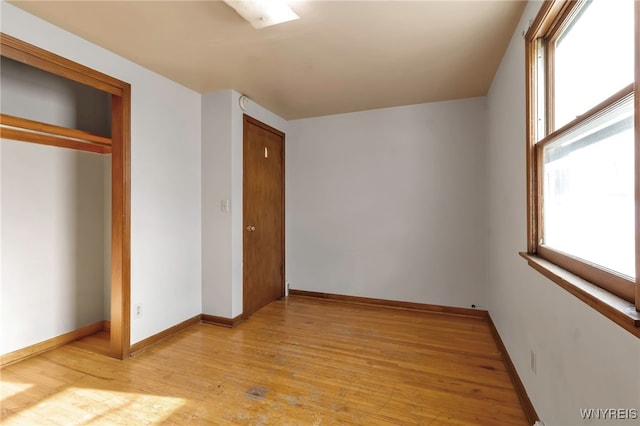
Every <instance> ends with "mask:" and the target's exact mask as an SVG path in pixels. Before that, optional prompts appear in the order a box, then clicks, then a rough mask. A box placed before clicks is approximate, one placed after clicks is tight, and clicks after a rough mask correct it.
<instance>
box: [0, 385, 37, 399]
mask: <svg viewBox="0 0 640 426" xmlns="http://www.w3.org/2000/svg"><path fill="white" fill-rule="evenodd" d="M31 387H33V385H32V384H29V383H15V382H8V381H4V380H3V381H2V382H0V405H2V401H4V400H5V399H7V398H11V397H12V396H14V395H17V394H19V393H20V392H24V391H26V390H27V389H29V388H31Z"/></svg>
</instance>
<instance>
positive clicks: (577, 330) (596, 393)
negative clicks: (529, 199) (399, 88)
mask: <svg viewBox="0 0 640 426" xmlns="http://www.w3.org/2000/svg"><path fill="white" fill-rule="evenodd" d="M539 6H540V4H539V3H531V4H529V5H528V6H527V8H526V10H525V12H524V15H523V17H522V20H521V22H520V25H519V26H518V28H517V30H516V33H515V34H514V36H513V39H512V41H511V44H510V46H509V49H508V51H507V53H506V55H505V57H504V58H503V60H502V64H501V66H500V68H499V70H498V72H497V74H496V76H495V78H494V81H493V84H492V86H491V89H490V92H489V95H488V106H489V149H488V152H487V158H488V163H489V212H490V215H489V217H490V220H489V235H490V236H489V252H490V256H489V311H490V313H491V316H492V318H493V320H494V322H495V323H496V326H497V328H498V331H499V332H500V335H501V337H502V339H503V340H504V342H505V345H506V346H507V349H508V351H509V354H510V356H511V358H512V359H513V361H514V363H515V365H516V368H517V370H518V373H519V375H520V378H521V379H522V381H523V382H524V385H525V387H526V388H527V391H528V393H529V396H530V397H531V399H532V402H533V404H534V406H535V408H536V410H537V412H538V414H539V416H540V417H541V419H542V420H543V421H544V423H545V425H547V426H552V425H578V424H604V423H605V422H602V423H597V422H592V423H589V422H587V421H582V420H581V418H580V415H579V411H578V410H579V409H580V408H636V409H640V339H638V338H637V337H634V336H633V335H632V334H630V333H628V332H627V331H625V330H623V329H622V328H621V327H619V326H618V325H616V324H614V323H613V322H611V321H610V320H608V319H606V318H605V317H604V316H602V315H601V314H599V313H597V312H596V311H594V310H593V309H591V308H590V307H588V306H587V305H585V304H584V303H582V302H580V301H579V300H577V299H576V298H575V297H573V296H571V295H570V294H569V293H567V292H566V291H564V290H562V289H561V288H560V287H558V286H557V285H556V284H554V283H553V282H551V281H549V280H547V279H546V278H544V277H542V276H541V275H540V274H538V273H537V272H536V271H534V270H533V269H531V268H530V267H528V266H527V264H526V262H525V261H524V259H522V258H520V257H519V256H518V251H524V250H526V186H525V185H526V181H525V92H524V90H525V78H524V72H525V70H524V39H523V37H522V32H523V31H524V30H526V29H527V27H528V25H529V24H528V23H529V22H530V20H531V19H533V18H534V17H535V15H536V13H537V10H538V8H539ZM532 350H533V351H534V352H535V354H536V357H537V375H536V374H534V373H533V372H532V371H531V369H530V351H532ZM611 423H615V424H620V425H622V424H637V420H635V421H623V420H616V421H613V422H611ZM607 424H608V423H607Z"/></svg>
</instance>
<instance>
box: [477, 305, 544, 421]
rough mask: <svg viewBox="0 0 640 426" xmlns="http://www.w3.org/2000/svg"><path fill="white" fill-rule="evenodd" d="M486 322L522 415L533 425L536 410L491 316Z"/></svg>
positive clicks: (488, 316)
mask: <svg viewBox="0 0 640 426" xmlns="http://www.w3.org/2000/svg"><path fill="white" fill-rule="evenodd" d="M487 320H488V321H489V328H490V329H491V334H492V335H493V340H494V341H495V342H496V345H497V346H498V351H500V358H502V361H503V362H504V365H505V367H506V368H507V372H508V373H509V378H511V383H512V384H513V387H514V388H515V390H516V394H517V395H518V398H519V399H520V404H521V405H522V409H523V410H524V414H525V415H526V416H527V421H528V423H529V424H530V425H533V424H535V423H536V422H537V421H538V420H540V418H539V417H538V413H536V409H535V408H534V406H533V404H532V403H531V400H530V399H529V395H527V390H526V389H525V387H524V384H523V383H522V380H520V376H518V371H517V370H516V367H515V365H513V361H511V357H510V356H509V352H507V348H506V346H505V345H504V342H503V341H502V338H501V337H500V334H499V333H498V329H497V328H496V325H495V324H494V323H493V320H492V319H491V315H487Z"/></svg>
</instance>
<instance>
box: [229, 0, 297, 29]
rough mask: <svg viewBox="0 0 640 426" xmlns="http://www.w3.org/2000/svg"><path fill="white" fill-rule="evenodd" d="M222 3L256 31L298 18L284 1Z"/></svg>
mask: <svg viewBox="0 0 640 426" xmlns="http://www.w3.org/2000/svg"><path fill="white" fill-rule="evenodd" d="M224 2H225V3H226V4H227V5H229V6H231V7H232V8H233V9H234V10H235V11H236V12H238V15H240V16H242V17H243V18H244V19H246V20H247V21H249V23H250V24H251V25H252V26H253V28H255V29H257V30H259V29H261V28H264V27H269V26H271V25H276V24H281V23H283V22H289V21H293V20H294V19H299V18H300V17H299V16H298V15H296V13H295V12H294V11H293V10H291V8H290V7H289V5H288V4H287V2H286V1H285V0H224Z"/></svg>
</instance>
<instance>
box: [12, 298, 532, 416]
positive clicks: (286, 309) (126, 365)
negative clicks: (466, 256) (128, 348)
mask: <svg viewBox="0 0 640 426" xmlns="http://www.w3.org/2000/svg"><path fill="white" fill-rule="evenodd" d="M98 338H99V336H98ZM87 345H89V346H90V345H91V343H90V342H87V340H85V341H78V342H75V343H72V344H69V345H66V346H63V347H60V348H58V349H55V350H53V351H50V352H47V353H44V354H42V355H39V356H37V357H34V358H31V359H28V360H25V361H22V362H20V363H17V364H14V365H11V366H9V367H6V368H4V369H2V371H1V374H2V377H1V397H2V400H1V405H2V415H1V418H0V420H1V423H2V424H6V425H13V424H25V425H42V424H64V425H74V424H109V425H111V424H126V425H137V424H160V423H163V424H215V425H335V424H344V425H367V426H368V425H492V426H495V425H526V424H527V422H526V420H525V416H524V412H523V410H522V407H521V406H520V403H519V401H518V397H517V395H516V393H515V391H514V389H513V386H512V385H511V381H510V379H509V376H508V374H507V372H506V369H505V366H504V364H503V362H502V360H501V359H500V355H499V353H498V351H497V347H496V344H495V343H494V341H493V339H492V336H491V333H490V329H489V326H488V323H487V320H486V319H484V318H476V317H468V316H457V315H447V314H432V313H425V312H416V311H411V310H404V309H393V308H385V307H373V306H366V305H355V304H349V303H343V302H333V301H325V300H319V299H314V298H306V297H300V296H294V297H290V298H288V299H284V300H279V301H276V302H273V303H272V304H270V305H268V306H266V307H265V308H263V309H261V310H260V311H258V312H257V313H255V314H254V315H253V316H252V317H250V318H249V319H248V320H246V321H245V322H244V323H242V324H240V325H239V326H238V327H236V328H234V329H228V328H224V327H216V326H212V325H206V324H198V325H195V326H193V327H191V328H189V329H188V330H186V331H184V332H182V333H180V334H178V335H176V336H173V337H171V338H169V339H167V340H165V341H163V342H161V343H159V344H157V345H155V346H153V347H151V348H150V349H148V350H147V351H145V352H143V353H141V354H139V355H137V356H136V357H134V358H132V359H129V360H126V361H118V360H114V359H111V358H108V357H105V356H103V355H100V354H99V353H96V351H94V350H91V349H90V348H89V346H87Z"/></svg>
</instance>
